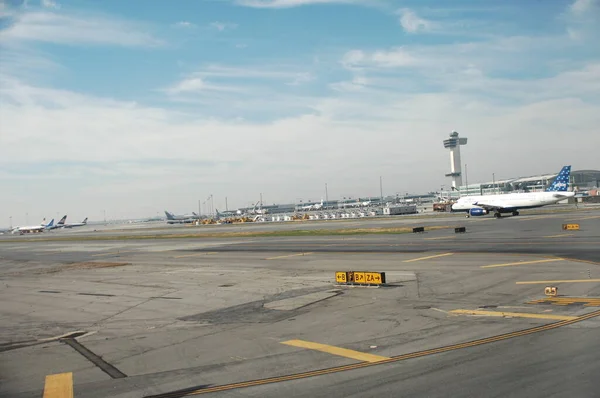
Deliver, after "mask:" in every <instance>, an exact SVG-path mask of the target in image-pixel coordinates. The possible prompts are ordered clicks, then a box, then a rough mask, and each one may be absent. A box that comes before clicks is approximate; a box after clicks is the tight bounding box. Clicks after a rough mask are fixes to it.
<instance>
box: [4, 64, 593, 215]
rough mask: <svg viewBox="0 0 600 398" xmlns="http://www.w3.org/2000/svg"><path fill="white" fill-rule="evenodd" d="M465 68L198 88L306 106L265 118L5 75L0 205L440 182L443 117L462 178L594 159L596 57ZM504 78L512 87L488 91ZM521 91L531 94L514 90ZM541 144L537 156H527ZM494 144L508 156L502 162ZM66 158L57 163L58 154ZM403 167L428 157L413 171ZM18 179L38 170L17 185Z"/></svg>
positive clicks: (78, 208) (225, 101)
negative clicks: (288, 88)
mask: <svg viewBox="0 0 600 398" xmlns="http://www.w3.org/2000/svg"><path fill="white" fill-rule="evenodd" d="M365 57H367V58H368V57H369V55H368V53H365ZM205 69H206V71H207V73H212V77H213V78H214V77H216V76H230V77H232V76H234V79H236V78H241V77H240V76H241V75H242V74H243V71H244V68H231V67H218V66H213V67H208V68H205ZM246 69H247V70H248V71H250V73H251V74H253V75H254V76H259V77H260V79H266V77H268V76H272V75H273V74H272V73H270V72H273V71H270V70H268V69H260V68H246ZM463 71H464V72H465V73H464V74H458V73H457V74H453V73H448V74H441V76H440V78H444V79H445V80H444V81H440V82H439V83H440V84H441V83H443V84H444V87H442V88H440V89H439V91H432V92H429V93H423V92H422V91H421V92H414V91H411V90H407V89H406V84H408V83H407V81H408V82H409V81H410V80H411V78H410V77H408V78H407V79H405V80H403V79H402V78H401V77H392V76H385V75H383V76H379V75H375V76H370V73H371V71H369V70H365V71H363V73H364V75H357V76H354V78H353V79H352V80H351V81H349V83H350V84H352V86H346V87H344V85H339V86H338V87H337V90H338V91H336V92H335V93H334V94H333V95H328V96H322V97H299V96H296V95H294V96H292V95H288V96H285V95H284V96H279V97H273V98H271V97H270V96H268V95H265V92H266V90H265V87H260V86H259V87H258V88H259V89H258V90H254V91H252V90H251V91H249V92H248V93H245V94H246V95H249V96H248V97H245V98H244V99H243V100H242V101H232V98H231V97H225V98H220V97H218V96H215V95H214V93H212V94H211V93H210V92H209V99H210V103H211V104H212V106H214V107H217V108H226V107H232V106H240V107H241V108H240V110H243V111H246V112H249V114H252V113H254V112H256V111H259V110H261V109H264V108H268V109H269V111H270V112H276V111H278V110H281V108H282V107H284V106H288V105H289V104H290V103H292V102H295V103H296V105H298V106H299V107H301V106H304V107H305V109H304V110H302V111H296V112H295V114H293V115H289V116H286V117H273V116H272V113H271V116H270V117H268V118H266V119H265V120H263V121H256V120H254V121H244V120H241V119H238V120H234V119H233V118H231V119H221V118H218V116H216V115H217V114H216V113H212V114H211V115H209V116H208V117H205V116H202V112H201V111H202V107H200V106H196V107H195V108H194V109H190V110H186V111H184V110H183V109H180V110H178V111H175V110H169V109H167V108H163V107H150V106H145V105H143V104H140V103H135V102H124V101H117V100H113V99H109V98H98V97H93V96H89V95H83V94H80V93H76V92H71V91H66V90H56V89H50V88H45V87H39V86H35V85H30V84H26V83H23V82H21V81H19V80H16V79H12V78H7V77H4V78H3V79H2V80H1V81H0V120H2V131H10V132H11V134H2V135H0V169H2V170H3V172H2V174H1V175H0V181H1V182H2V184H3V186H4V187H5V191H4V192H5V194H4V195H2V199H1V200H2V203H3V206H0V213H2V212H3V211H4V212H6V211H7V210H3V209H7V208H10V209H11V211H12V212H14V214H17V212H21V213H22V214H24V213H25V212H26V211H29V210H28V209H31V208H39V211H40V212H42V211H44V212H46V214H45V215H46V216H47V215H48V214H54V212H55V211H56V209H65V208H67V207H68V208H69V211H70V212H72V213H73V216H75V214H80V213H81V215H82V216H83V217H84V216H86V215H87V214H85V212H86V210H87V211H89V209H103V208H107V209H108V212H109V214H115V212H121V213H122V215H123V216H131V217H137V216H140V217H141V216H145V215H147V214H148V212H149V211H152V212H154V211H156V210H162V207H166V208H170V207H173V208H175V209H177V208H183V209H186V206H188V207H189V206H192V207H193V206H195V205H197V198H199V197H206V195H207V191H208V190H210V191H209V192H212V193H214V194H215V197H217V198H219V197H220V198H223V197H224V196H226V195H227V196H229V203H230V205H231V206H241V205H245V204H246V203H245V202H246V201H248V200H249V198H253V197H254V196H258V192H263V193H264V194H265V196H266V197H269V198H270V199H269V202H271V201H293V200H295V199H296V198H298V197H304V198H307V197H319V195H321V193H320V191H321V189H322V188H321V187H322V183H319V181H321V180H322V179H323V178H324V177H323V170H327V171H328V173H329V174H330V175H334V176H336V178H335V179H334V180H331V179H329V180H327V181H328V182H329V187H330V191H329V193H330V197H337V195H338V194H339V195H340V196H341V195H342V194H346V195H347V194H354V195H368V194H372V192H377V191H378V179H377V178H373V175H380V174H382V175H384V179H386V180H387V181H389V182H388V183H386V185H387V186H388V188H387V189H388V190H390V191H391V192H395V191H399V190H410V191H411V192H425V191H427V190H430V189H435V188H436V187H438V186H439V184H441V183H444V182H446V179H445V178H444V173H445V172H447V170H446V169H447V167H448V166H447V157H446V155H447V154H446V152H445V151H444V149H443V147H442V145H441V140H442V139H443V138H444V137H445V136H446V134H447V133H448V132H449V131H450V130H451V129H454V128H455V129H458V130H459V132H461V133H462V134H463V135H465V136H467V137H469V145H468V146H467V147H465V150H464V152H463V156H464V157H465V159H468V162H469V164H470V165H471V164H473V165H476V166H475V167H474V168H473V171H471V172H470V174H469V178H470V179H472V180H473V181H477V180H484V179H485V180H487V179H489V175H491V172H496V173H500V171H499V169H498V167H501V168H502V171H501V172H502V174H503V175H505V176H507V177H510V176H515V175H521V174H523V173H525V172H526V173H532V174H533V173H536V172H551V171H554V169H557V168H558V167H560V164H561V163H562V162H563V160H560V161H559V162H558V164H557V161H556V159H565V160H564V161H569V158H571V159H572V158H573V156H575V154H576V156H577V159H576V160H575V159H573V160H572V161H573V165H574V167H576V168H593V167H595V165H594V162H595V159H596V157H595V151H596V148H598V147H600V141H599V140H600V137H599V136H598V135H597V134H596V133H597V126H598V125H600V114H598V112H597V109H598V102H599V101H600V100H599V99H598V95H597V92H599V88H600V66H599V65H597V64H590V65H588V66H587V67H584V68H580V69H576V70H571V71H567V72H564V73H561V74H558V75H556V76H554V77H551V78H548V79H538V80H531V79H528V80H516V79H515V80H509V79H505V80H502V81H497V80H496V79H491V78H486V76H485V75H483V74H482V73H480V72H478V68H477V67H476V66H474V65H470V64H465V66H464V68H463ZM294 73H297V72H294ZM275 76H277V80H278V81H281V82H287V81H289V78H290V76H294V74H293V73H292V72H291V71H287V70H286V71H279V73H276V74H275ZM208 81H209V80H205V79H204V78H202V77H199V76H194V77H189V78H188V80H186V81H185V83H184V81H182V82H181V83H180V85H179V89H180V90H184V91H185V90H188V93H192V92H194V91H193V90H200V91H202V90H206V87H207V85H209V83H208ZM267 81H272V79H267ZM382 87H385V90H384V89H382ZM515 89H517V90H518V92H517V93H516V94H515V96H521V97H523V99H521V100H519V101H508V102H506V103H502V104H498V103H496V102H495V101H494V98H496V97H497V96H498V95H504V93H505V92H508V91H511V90H515ZM189 90H191V91H189ZM267 92H268V91H267ZM528 92H531V93H534V92H539V95H538V96H537V97H535V96H525V95H524V94H526V93H528ZM586 97H590V98H588V99H586ZM234 98H235V97H234ZM266 101H270V102H266ZM594 101H595V102H594ZM246 114H248V113H246ZM566 132H568V138H567V136H565V134H566ZM365 137H366V138H365ZM493 137H502V139H499V140H494V138H493ZM407 139H410V142H411V145H410V150H407V149H406V142H407ZM582 142H584V143H585V145H581V143H582ZM515 143H517V145H515ZM540 143H543V147H544V156H543V157H531V153H538V152H539V148H540V145H541V144H540ZM336 148H343V150H337V149H336ZM490 148H493V150H491V149H490ZM506 153H510V154H511V156H512V159H514V161H513V162H510V163H506V162H505V154H506ZM31 159H34V161H32V160H31ZM65 159H68V162H69V163H64V164H62V165H60V166H56V164H57V163H60V162H65ZM365 165H368V167H365ZM415 165H427V167H425V166H420V167H418V171H417V172H415V171H414V170H415ZM498 165H500V166H498ZM348 170H352V172H351V173H348ZM373 170H377V173H376V174H374V173H373ZM524 170H525V171H524ZM25 178H26V179H28V180H29V181H36V182H35V183H28V184H22V179H25ZM57 178H61V179H62V181H64V182H63V183H62V184H61V185H62V186H64V185H65V184H68V185H69V186H70V187H71V186H72V187H74V188H73V191H72V192H71V193H72V195H70V196H69V198H65V197H64V196H61V197H60V200H59V199H56V200H54V199H53V197H54V196H56V195H55V193H57V192H56V191H55V190H56V189H57V188H56V187H55V186H56V185H57V184H56V183H55V180H56V179H57ZM371 180H373V184H372V186H370V185H369V183H368V182H369V181H371ZM321 182H324V181H321ZM19 184H21V185H22V186H23V188H22V187H21V185H19ZM259 188H260V190H259ZM40 196H43V197H45V198H47V200H44V201H43V205H42V206H40V204H39V202H36V201H34V200H33V199H31V202H29V199H28V198H39V197H40ZM148 197H151V198H152V201H151V203H149V207H148V208H144V209H143V210H141V209H140V208H139V204H140V203H147V198H148ZM123 198H126V199H123ZM236 199H237V200H236ZM221 200H222V199H221ZM236 202H237V203H236ZM7 203H11V206H7ZM36 203H37V206H36ZM82 203H85V205H82ZM59 206H60V207H59ZM98 214H101V213H100V212H99V211H98ZM150 214H151V215H152V214H154V213H150ZM3 215H5V214H4V213H2V214H0V216H3ZM30 216H31V217H33V213H32V212H30ZM40 216H44V214H40ZM90 216H91V215H90ZM83 217H80V218H83ZM5 218H6V219H7V217H5ZM96 218H98V216H96ZM15 222H17V221H16V220H15Z"/></svg>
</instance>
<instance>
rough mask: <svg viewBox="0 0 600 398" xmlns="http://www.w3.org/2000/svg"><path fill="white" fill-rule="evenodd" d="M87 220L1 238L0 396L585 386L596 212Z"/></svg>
mask: <svg viewBox="0 0 600 398" xmlns="http://www.w3.org/2000/svg"><path fill="white" fill-rule="evenodd" d="M564 223H577V224H579V225H580V229H579V230H569V231H566V230H563V229H562V224H564ZM414 226H425V233H416V234H413V233H404V234H398V233H393V234H392V233H384V232H385V231H379V233H376V234H374V233H369V234H362V233H360V232H359V231H356V233H352V234H348V235H340V234H336V235H327V234H322V233H321V234H319V235H315V234H312V233H311V232H310V231H314V230H321V231H322V230H326V229H335V230H339V229H353V230H359V229H377V228H402V227H410V228H412V227H414ZM455 226H465V227H466V233H455V232H454V227H455ZM102 227H103V226H101V227H97V226H88V227H83V228H81V230H80V231H77V230H74V231H64V232H65V233H62V232H63V231H58V232H51V233H47V234H41V235H40V236H33V237H32V236H6V235H5V236H0V319H1V327H0V396H7V397H39V396H41V395H42V392H43V391H44V388H45V386H46V388H48V387H47V386H48V383H58V384H60V383H70V381H69V380H71V379H70V378H69V377H64V378H63V377H61V376H60V375H65V374H66V375H69V374H70V375H71V376H72V383H73V388H74V396H75V397H165V398H166V397H184V396H195V395H206V396H224V397H281V396H286V395H287V396H298V397H375V396H378V397H379V396H401V397H423V396H427V397H446V396H456V397H483V396H485V397H506V396H511V397H554V396H556V397H558V396H561V397H564V396H569V397H594V396H600V379H599V378H598V377H597V375H598V374H600V354H598V353H600V338H599V337H600V249H599V248H600V211H599V210H592V209H587V210H578V211H576V210H575V209H572V211H571V210H568V211H564V209H563V211H561V212H522V215H520V216H518V217H504V218H502V219H499V220H497V219H494V218H492V217H491V216H488V217H473V218H470V219H466V218H464V217H461V216H458V215H442V216H435V217H423V216H419V217H403V216H399V217H391V218H388V219H385V218H381V219H379V218H378V219H365V220H350V221H347V222H346V221H344V222H335V221H334V222H330V221H319V222H312V223H311V222H307V223H268V224H266V223H263V224H255V225H244V226H236V225H216V226H215V225H210V226H198V227H187V226H174V227H173V226H169V227H165V226H164V225H153V226H146V225H144V226H128V228H117V227H105V228H102ZM432 227H439V228H440V229H435V228H432ZM94 229H95V231H94ZM296 230H304V231H307V232H306V236H260V234H258V235H256V236H247V237H244V236H229V237H225V236H217V235H215V236H212V235H210V234H212V233H214V234H219V233H227V232H230V231H250V232H252V231H255V232H260V231H296ZM149 231H152V234H153V237H149V236H148V232H149ZM182 231H183V232H184V233H185V234H192V235H193V234H196V233H200V232H201V233H202V234H204V235H203V236H185V234H182ZM371 232H373V231H371ZM169 235H171V236H169ZM136 237H137V238H136ZM165 237H169V239H163V238H165ZM336 271H377V272H385V274H386V279H387V284H386V286H381V287H373V286H371V287H364V286H360V287H359V286H346V285H337V284H335V275H334V274H335V272H336ZM547 286H554V287H557V288H558V296H557V297H550V296H546V295H545V292H544V290H545V287H547ZM57 375H58V376H57ZM47 376H50V377H49V378H48V379H47Z"/></svg>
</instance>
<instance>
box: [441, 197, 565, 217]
mask: <svg viewBox="0 0 600 398" xmlns="http://www.w3.org/2000/svg"><path fill="white" fill-rule="evenodd" d="M574 195H575V193H574V192H532V193H509V194H501V195H483V196H463V197H462V198H460V199H459V200H458V201H457V202H456V203H455V204H453V205H452V210H453V211H466V212H468V211H470V210H471V209H489V208H493V209H494V210H495V211H496V212H498V213H510V212H514V211H517V210H519V209H532V208H536V207H542V206H546V205H551V204H555V203H558V202H560V201H562V200H565V199H567V198H570V197H573V196H574Z"/></svg>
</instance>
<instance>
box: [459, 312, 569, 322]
mask: <svg viewBox="0 0 600 398" xmlns="http://www.w3.org/2000/svg"><path fill="white" fill-rule="evenodd" d="M448 312H449V313H450V314H457V315H483V316H497V317H503V318H504V317H511V318H535V319H554V320H557V321H571V320H573V319H577V317H576V316H567V315H551V314H530V313H526V312H499V311H498V312H496V311H478V310H452V311H448Z"/></svg>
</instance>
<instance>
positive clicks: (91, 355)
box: [61, 338, 127, 379]
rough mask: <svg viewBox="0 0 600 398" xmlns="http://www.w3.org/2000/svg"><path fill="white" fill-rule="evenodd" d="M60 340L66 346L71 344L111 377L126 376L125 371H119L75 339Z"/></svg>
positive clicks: (119, 377)
mask: <svg viewBox="0 0 600 398" xmlns="http://www.w3.org/2000/svg"><path fill="white" fill-rule="evenodd" d="M61 341H62V342H63V343H65V344H67V345H68V346H71V347H72V348H73V349H74V350H75V351H77V352H78V353H80V354H81V355H83V356H84V357H85V358H86V359H87V360H89V361H90V362H91V363H93V364H94V365H96V366H97V367H99V368H100V369H101V370H102V371H103V372H104V373H106V374H107V375H109V376H110V377H112V378H113V379H122V378H125V377H127V375H126V374H125V373H123V372H121V371H120V370H119V369H117V368H115V367H114V366H113V365H111V364H110V363H108V362H106V361H105V360H104V359H102V357H101V356H98V355H96V354H95V353H93V352H92V351H90V350H89V349H88V348H87V347H85V346H84V345H82V344H81V343H80V342H78V341H77V340H75V339H72V338H68V339H61Z"/></svg>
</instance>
